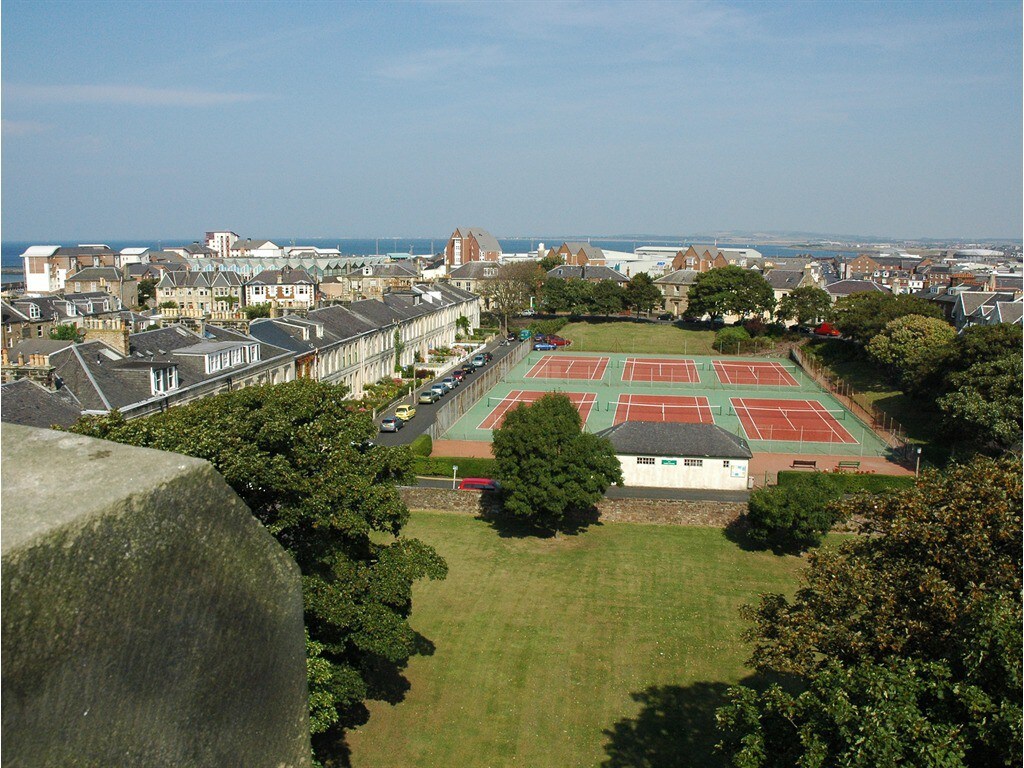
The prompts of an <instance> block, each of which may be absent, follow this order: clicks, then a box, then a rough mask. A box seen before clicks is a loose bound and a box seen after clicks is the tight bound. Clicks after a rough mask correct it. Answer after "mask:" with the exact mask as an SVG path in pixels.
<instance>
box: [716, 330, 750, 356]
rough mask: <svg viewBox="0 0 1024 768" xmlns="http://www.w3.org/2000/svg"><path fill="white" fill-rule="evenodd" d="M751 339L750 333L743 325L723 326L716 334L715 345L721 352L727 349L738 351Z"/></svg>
mask: <svg viewBox="0 0 1024 768" xmlns="http://www.w3.org/2000/svg"><path fill="white" fill-rule="evenodd" d="M748 341H750V334H749V333H747V329H746V328H743V327H741V326H730V327H726V328H722V329H721V330H720V331H718V332H717V333H716V334H715V343H714V345H713V346H714V347H715V349H717V350H718V351H719V352H725V351H727V350H732V351H737V350H739V349H740V348H742V347H743V345H744V344H745V343H746V342H748Z"/></svg>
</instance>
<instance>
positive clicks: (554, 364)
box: [526, 355, 608, 381]
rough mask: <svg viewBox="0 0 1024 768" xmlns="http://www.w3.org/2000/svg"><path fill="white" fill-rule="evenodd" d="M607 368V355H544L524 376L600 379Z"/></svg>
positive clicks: (535, 377) (533, 377)
mask: <svg viewBox="0 0 1024 768" xmlns="http://www.w3.org/2000/svg"><path fill="white" fill-rule="evenodd" d="M607 368H608V358H607V357H582V356H580V355H544V357H542V358H541V359H540V360H538V361H537V362H536V363H534V365H533V367H532V368H531V369H530V370H528V371H527V372H526V378H528V379H585V380H587V381H600V380H601V379H602V378H604V372H605V370H606V369H607Z"/></svg>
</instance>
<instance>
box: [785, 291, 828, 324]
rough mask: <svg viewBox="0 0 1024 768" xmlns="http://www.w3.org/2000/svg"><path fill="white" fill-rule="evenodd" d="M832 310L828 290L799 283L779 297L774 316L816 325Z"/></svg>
mask: <svg viewBox="0 0 1024 768" xmlns="http://www.w3.org/2000/svg"><path fill="white" fill-rule="evenodd" d="M831 312H832V298H831V297H830V296H829V295H828V291H825V290H823V289H821V288H818V287H817V286H814V285H801V286H800V287H799V288H794V289H793V290H792V291H790V292H789V293H787V294H786V295H785V296H783V297H782V298H781V299H779V306H778V308H777V309H776V310H775V316H776V317H778V318H779V320H782V321H783V322H784V321H786V320H796V322H797V324H798V325H816V324H817V323H820V322H821V321H822V320H827V319H828V316H829V314H831Z"/></svg>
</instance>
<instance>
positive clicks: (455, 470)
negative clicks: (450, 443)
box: [452, 464, 459, 491]
mask: <svg viewBox="0 0 1024 768" xmlns="http://www.w3.org/2000/svg"><path fill="white" fill-rule="evenodd" d="M458 472H459V465H458V464H452V490H453V491H454V490H455V478H456V476H457V475H458Z"/></svg>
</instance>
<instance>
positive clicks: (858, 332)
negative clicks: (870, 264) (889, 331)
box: [831, 291, 942, 344]
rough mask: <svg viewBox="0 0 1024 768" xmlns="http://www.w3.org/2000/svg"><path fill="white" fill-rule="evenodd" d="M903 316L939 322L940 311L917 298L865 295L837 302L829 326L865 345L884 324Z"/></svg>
mask: <svg viewBox="0 0 1024 768" xmlns="http://www.w3.org/2000/svg"><path fill="white" fill-rule="evenodd" d="M905 315H922V316H924V317H934V318H941V317H942V310H941V309H939V307H937V306H936V305H935V304H933V303H932V302H930V301H927V300H926V299H920V298H918V297H917V296H910V295H908V294H900V295H898V296H897V295H893V294H891V293H885V292H883V291H864V292H862V293H852V294H850V295H849V296H844V297H843V298H841V299H839V301H837V302H836V303H835V306H834V307H833V308H832V321H831V322H832V324H833V325H834V326H835V327H836V328H838V329H839V330H840V331H841V332H842V334H843V335H844V336H849V337H850V338H851V339H853V340H854V341H857V342H860V343H861V344H867V343H868V342H869V341H871V339H872V338H874V337H875V336H876V335H877V334H878V333H879V332H880V331H881V330H882V329H883V328H885V326H886V324H888V323H889V322H891V321H893V320H895V319H897V318H899V317H903V316H905Z"/></svg>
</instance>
